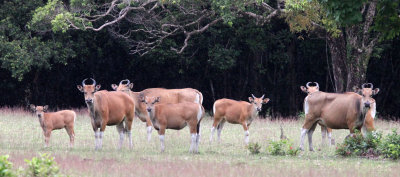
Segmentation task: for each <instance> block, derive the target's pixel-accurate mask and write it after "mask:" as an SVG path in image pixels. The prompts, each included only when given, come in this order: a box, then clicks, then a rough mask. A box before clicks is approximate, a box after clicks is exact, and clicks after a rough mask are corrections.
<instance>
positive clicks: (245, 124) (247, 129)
mask: <svg viewBox="0 0 400 177" xmlns="http://www.w3.org/2000/svg"><path fill="white" fill-rule="evenodd" d="M242 126H243V129H244V143H246V145H248V144H249V136H250V133H249V128H248V127H247V123H246V122H243V123H242Z"/></svg>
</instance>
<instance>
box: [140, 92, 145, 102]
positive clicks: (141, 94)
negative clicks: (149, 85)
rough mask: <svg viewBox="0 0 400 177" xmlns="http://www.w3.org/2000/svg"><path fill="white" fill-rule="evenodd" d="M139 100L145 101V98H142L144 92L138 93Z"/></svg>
mask: <svg viewBox="0 0 400 177" xmlns="http://www.w3.org/2000/svg"><path fill="white" fill-rule="evenodd" d="M139 101H140V102H145V100H144V94H143V93H140V94H139Z"/></svg>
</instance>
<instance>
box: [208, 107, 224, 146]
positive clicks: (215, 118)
mask: <svg viewBox="0 0 400 177" xmlns="http://www.w3.org/2000/svg"><path fill="white" fill-rule="evenodd" d="M220 122H221V118H220V117H219V116H216V115H215V113H214V122H213V125H212V128H211V135H210V142H212V141H213V136H214V132H215V127H217V126H219V124H220Z"/></svg>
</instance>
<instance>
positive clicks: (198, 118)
mask: <svg viewBox="0 0 400 177" xmlns="http://www.w3.org/2000/svg"><path fill="white" fill-rule="evenodd" d="M202 114H203V111H202V109H201V105H199V111H197V122H198V121H200V119H201V115H202Z"/></svg>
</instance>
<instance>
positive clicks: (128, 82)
mask: <svg viewBox="0 0 400 177" xmlns="http://www.w3.org/2000/svg"><path fill="white" fill-rule="evenodd" d="M124 81H126V85H129V84H130V83H131V81H130V80H129V79H124V80H122V81H121V82H119V85H121V84H122V82H124Z"/></svg>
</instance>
